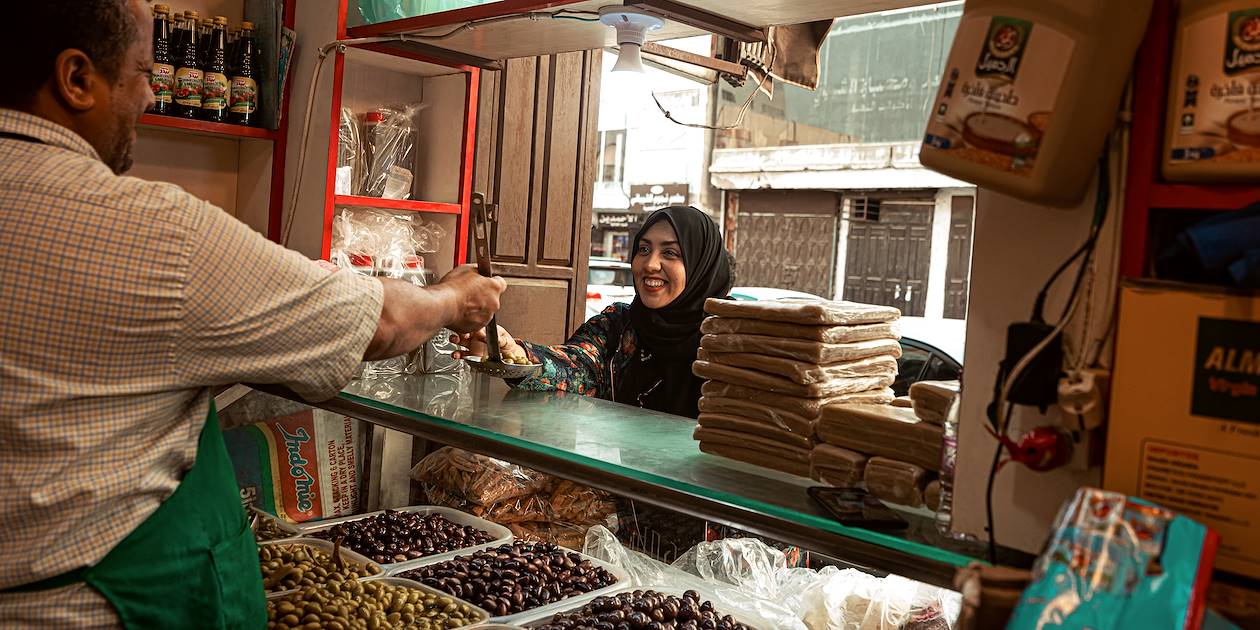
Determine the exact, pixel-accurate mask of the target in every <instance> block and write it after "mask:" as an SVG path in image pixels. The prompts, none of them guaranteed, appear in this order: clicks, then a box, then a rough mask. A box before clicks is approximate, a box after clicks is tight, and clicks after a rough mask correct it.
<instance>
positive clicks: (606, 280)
mask: <svg viewBox="0 0 1260 630" xmlns="http://www.w3.org/2000/svg"><path fill="white" fill-rule="evenodd" d="M587 284H611V285H615V286H619V287H628V286H633V285H634V279H633V278H632V277H631V275H630V270H629V269H608V268H600V267H591V270H590V274H589V276H588V278H587Z"/></svg>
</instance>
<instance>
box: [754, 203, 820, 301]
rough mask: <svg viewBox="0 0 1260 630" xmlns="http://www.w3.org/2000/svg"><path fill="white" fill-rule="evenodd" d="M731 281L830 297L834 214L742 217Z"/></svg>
mask: <svg viewBox="0 0 1260 630" xmlns="http://www.w3.org/2000/svg"><path fill="white" fill-rule="evenodd" d="M738 221H739V250H738V252H737V256H736V276H737V277H736V279H735V282H736V284H738V285H739V286H742V287H772V288H775V289H791V290H793V291H804V292H806V293H813V294H814V295H819V296H822V297H825V298H830V297H831V292H832V289H833V285H832V274H833V273H834V269H835V265H834V261H835V259H836V258H835V248H836V215H835V214H831V215H817V214H777V213H768V212H741V213H739V217H738Z"/></svg>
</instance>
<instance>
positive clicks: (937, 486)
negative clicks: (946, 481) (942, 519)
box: [923, 479, 941, 512]
mask: <svg viewBox="0 0 1260 630" xmlns="http://www.w3.org/2000/svg"><path fill="white" fill-rule="evenodd" d="M923 504H924V505H926V506H927V509H929V510H932V511H933V512H938V511H940V509H941V480H940V479H933V480H931V481H929V482H928V485H927V487H926V488H924V489H923Z"/></svg>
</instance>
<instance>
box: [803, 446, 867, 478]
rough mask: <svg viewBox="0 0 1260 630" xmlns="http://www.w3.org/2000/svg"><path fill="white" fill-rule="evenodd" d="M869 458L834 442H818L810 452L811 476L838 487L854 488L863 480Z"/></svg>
mask: <svg viewBox="0 0 1260 630" xmlns="http://www.w3.org/2000/svg"><path fill="white" fill-rule="evenodd" d="M868 459H869V458H868V457H867V456H866V455H863V454H862V453H859V452H857V451H853V450H849V449H847V448H843V447H840V446H835V445H832V444H817V445H815V446H814V450H812V451H810V453H809V469H810V473H809V476H810V477H812V478H814V479H817V480H818V481H822V482H824V483H826V484H827V485H831V486H835V487H837V488H852V487H854V486H856V485H858V483H859V482H861V481H862V475H863V473H865V472H866V462H867V460H868Z"/></svg>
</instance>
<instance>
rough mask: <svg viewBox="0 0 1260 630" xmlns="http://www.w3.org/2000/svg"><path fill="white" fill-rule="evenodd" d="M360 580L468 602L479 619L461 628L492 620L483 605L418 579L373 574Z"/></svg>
mask: <svg viewBox="0 0 1260 630" xmlns="http://www.w3.org/2000/svg"><path fill="white" fill-rule="evenodd" d="M360 581H362V582H384V583H385V584H390V585H392V586H405V587H407V588H414V589H416V590H418V591H423V592H425V593H429V594H432V595H437V596H439V597H449V598H451V599H453V600H455V601H457V602H459V603H461V604H467V605H468V606H469V607H470V608H472V609H473V612H475V613H476V614H477V616H478V619H477V621H475V622H473V623H470V624H468V625H466V626H460V627H461V628H472V627H477V628H486V627H487V626H486V622H488V621H489V620H490V612H489V611H487V610H486V609H484V608H482V607H480V606H478V605H476V604H473V603H472V602H469V601H466V600H463V599H460V598H458V597H455V596H454V595H451V594H450V593H444V592H442V591H439V590H438V589H436V588H431V587H428V586H425V585H424V584H421V583H419V582H417V581H415V580H408V579H407V578H400V577H390V576H373V577H370V578H365V579H363V580H360Z"/></svg>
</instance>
